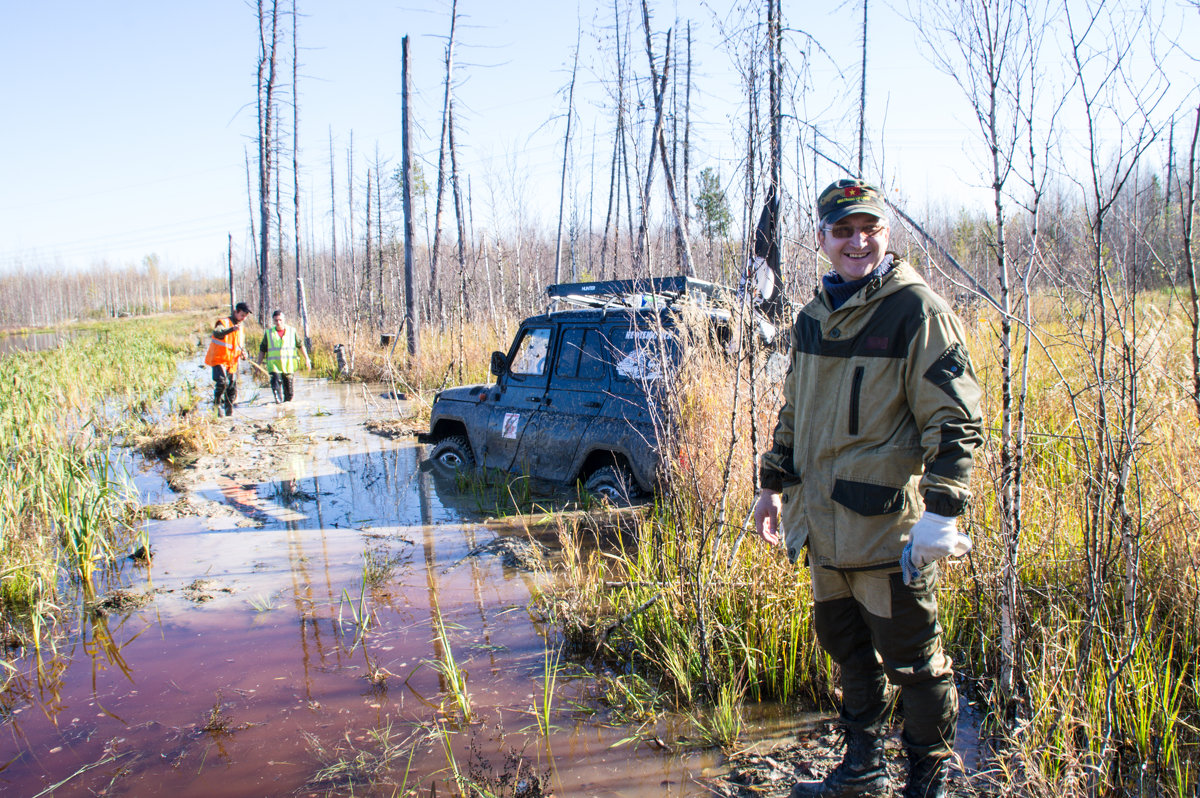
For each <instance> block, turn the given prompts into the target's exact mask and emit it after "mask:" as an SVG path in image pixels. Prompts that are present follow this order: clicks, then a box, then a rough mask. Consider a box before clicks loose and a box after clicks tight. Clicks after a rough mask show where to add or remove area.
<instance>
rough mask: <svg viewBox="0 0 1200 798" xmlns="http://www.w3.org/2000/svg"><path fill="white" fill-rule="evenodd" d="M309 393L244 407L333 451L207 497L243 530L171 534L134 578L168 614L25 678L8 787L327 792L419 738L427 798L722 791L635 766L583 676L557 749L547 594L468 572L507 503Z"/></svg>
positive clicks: (108, 620)
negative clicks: (545, 776) (387, 740)
mask: <svg viewBox="0 0 1200 798" xmlns="http://www.w3.org/2000/svg"><path fill="white" fill-rule="evenodd" d="M297 394H298V395H300V396H303V397H305V398H304V399H303V400H301V401H299V402H296V403H294V404H295V407H291V408H287V409H286V410H278V409H276V408H275V406H274V405H262V404H259V403H258V402H252V403H249V404H248V405H247V406H245V407H243V408H239V410H241V411H242V412H243V413H244V415H245V416H246V417H247V418H248V419H250V420H262V421H268V422H269V421H273V420H275V419H281V418H290V419H292V421H294V423H295V424H296V426H297V428H298V429H299V431H300V432H301V433H304V434H307V435H310V436H311V438H312V439H313V440H315V441H316V443H315V444H314V445H313V446H312V447H311V449H309V450H305V451H296V452H293V453H291V454H290V455H289V456H288V457H286V458H284V460H283V465H282V466H281V467H280V469H279V472H278V473H275V474H272V475H271V478H270V479H267V480H260V481H253V480H249V479H247V478H246V477H245V476H244V475H240V474H239V472H237V471H236V470H234V469H232V468H230V469H221V470H219V473H216V474H215V475H214V476H213V478H212V479H210V480H208V481H206V482H205V483H203V484H201V485H199V487H198V488H197V489H196V490H195V492H194V498H196V499H201V500H206V501H210V502H213V503H216V504H217V505H219V506H220V507H221V508H223V509H222V513H217V512H213V513H212V514H211V515H210V516H208V517H204V518H183V519H177V520H170V521H160V522H153V523H151V524H150V526H149V534H150V536H151V541H152V547H153V550H154V552H155V557H154V560H153V563H152V566H151V570H150V575H149V576H150V580H149V584H143V583H142V582H141V581H139V580H138V579H137V574H136V572H135V571H133V570H132V569H130V570H129V572H128V573H126V574H125V575H124V577H125V579H126V580H127V585H128V589H129V590H130V592H133V593H138V594H140V595H142V596H143V597H148V598H149V599H150V600H149V602H148V603H146V604H145V605H144V606H143V607H141V608H129V609H120V608H118V609H114V610H112V611H111V612H110V613H109V614H108V615H101V616H92V615H90V614H86V613H85V614H83V615H81V616H80V617H79V618H78V621H77V626H78V629H79V633H78V635H77V637H75V638H73V640H72V641H70V642H68V643H67V644H65V645H64V646H63V647H62V648H61V649H60V650H59V651H58V652H57V656H50V657H48V658H47V660H46V661H45V662H44V663H42V667H38V664H37V663H36V662H30V661H28V658H29V655H28V654H27V653H25V652H22V656H20V657H16V658H15V659H13V660H12V662H13V664H14V666H16V667H17V668H18V676H17V677H16V680H15V681H14V683H13V684H11V685H10V689H9V690H8V691H7V692H5V693H2V694H0V711H2V712H3V716H2V717H3V719H2V720H0V732H3V735H4V736H3V738H0V763H5V762H7V763H8V764H7V765H3V766H0V790H2V791H4V792H5V794H13V795H35V794H37V793H39V792H40V791H42V790H45V789H46V788H48V787H51V786H53V785H55V784H57V783H58V782H60V781H63V780H66V782H65V783H64V784H63V785H62V786H61V787H58V788H57V789H56V790H55V791H54V794H55V795H56V796H69V795H80V796H83V795H92V794H96V793H107V792H112V791H119V792H120V793H121V794H123V795H134V796H138V795H160V794H162V793H164V792H169V793H171V794H172V795H173V797H174V798H186V797H187V796H192V795H195V796H212V795H243V794H244V795H263V794H280V793H290V792H294V791H304V790H314V789H316V787H314V785H313V784H312V783H310V780H311V779H313V777H314V775H315V773H316V771H317V769H318V767H319V765H320V764H321V763H322V761H323V760H322V757H323V756H324V754H333V753H335V752H337V751H341V752H342V754H343V755H344V756H346V757H353V756H355V754H356V752H357V753H363V752H371V751H376V752H377V750H378V749H379V743H378V737H377V736H373V735H375V733H377V732H378V731H379V730H381V729H392V730H393V731H394V732H395V733H396V735H397V737H396V739H397V740H399V741H403V740H407V742H404V750H403V755H402V756H401V757H400V758H399V760H398V761H397V762H396V763H394V768H393V770H392V771H389V772H390V775H391V776H393V777H395V778H396V779H399V778H400V774H402V773H403V772H404V771H405V768H406V767H408V768H410V771H409V772H410V774H411V776H410V781H409V784H410V786H412V785H414V784H420V785H422V788H423V792H424V793H428V790H429V788H430V785H431V784H432V783H433V782H441V783H442V784H441V785H440V786H439V791H440V792H443V793H445V794H453V793H454V789H453V788H450V785H449V784H448V783H447V780H448V776H447V774H448V772H449V771H450V770H451V769H452V768H454V767H459V768H461V769H462V771H463V772H464V773H465V772H467V770H468V767H469V765H470V764H471V763H472V761H475V760H478V759H479V757H481V756H484V755H486V756H487V757H488V758H490V759H491V760H492V761H493V763H495V764H496V766H500V765H501V763H503V762H504V760H505V755H506V752H509V751H511V750H518V751H523V752H524V756H525V757H526V758H527V759H529V760H530V761H531V762H532V763H533V764H534V765H535V766H536V767H537V768H539V769H544V770H549V771H551V772H552V778H553V780H554V783H555V785H556V786H555V791H556V792H557V793H558V794H560V795H582V794H586V795H600V794H607V795H618V796H640V795H656V796H660V795H668V796H682V795H700V794H706V793H705V792H704V791H703V790H702V789H700V788H698V787H697V786H696V785H695V784H693V783H691V782H690V780H689V779H690V774H693V773H699V772H700V771H701V770H702V769H703V768H704V767H705V766H707V765H709V764H711V757H707V756H699V755H677V756H668V755H664V754H663V753H661V752H658V751H653V750H650V749H647V748H644V747H638V746H637V745H635V744H627V745H622V746H617V747H615V748H614V746H615V745H617V744H618V743H620V742H621V741H622V740H623V739H625V738H627V737H628V736H629V735H630V731H629V730H628V729H624V728H619V727H618V728H609V727H607V726H605V725H604V724H603V723H601V722H599V721H598V720H597V719H596V718H597V717H602V715H599V716H593V715H592V714H591V713H592V711H593V710H594V709H595V708H596V707H597V701H596V697H595V696H594V695H593V694H592V693H593V688H592V686H591V682H590V680H586V679H569V678H566V677H565V676H564V677H561V680H560V683H559V690H558V694H557V695H556V696H555V699H554V711H553V713H552V715H553V717H552V724H553V726H554V727H555V728H556V731H553V732H552V733H551V734H550V735H549V736H548V737H542V736H541V735H540V734H539V733H538V729H537V724H536V723H535V719H534V716H533V713H532V707H533V706H534V705H535V704H536V703H537V701H538V700H540V699H539V698H538V696H539V695H540V692H541V690H542V685H543V674H544V672H545V668H546V665H547V661H548V658H547V656H546V648H547V645H550V646H551V650H552V651H553V645H554V644H553V642H551V643H550V644H547V642H546V641H545V640H544V639H543V637H542V636H541V633H540V630H539V629H538V628H537V626H536V625H535V624H534V623H533V622H532V621H531V620H530V618H529V615H528V613H527V612H526V611H525V607H526V605H527V603H528V601H529V597H530V591H531V590H532V589H535V588H536V586H537V579H538V577H537V576H536V575H533V574H530V573H525V572H520V571H517V570H514V569H511V568H506V567H504V566H503V565H502V564H501V563H499V562H498V561H497V559H496V558H495V557H483V556H471V557H468V556H467V554H468V553H469V552H472V551H473V550H475V548H476V547H477V545H478V544H479V543H482V542H486V541H488V540H490V539H491V538H492V537H494V536H495V535H496V534H498V532H497V530H496V529H495V528H494V526H485V525H484V524H483V523H482V514H481V510H483V509H486V507H481V504H485V505H486V501H485V500H482V499H480V498H479V497H477V496H475V495H474V494H472V493H470V492H467V493H465V494H464V493H463V492H462V491H461V490H460V489H459V487H458V486H457V485H456V484H455V483H454V481H453V480H452V479H449V480H448V479H444V478H439V477H438V476H437V475H436V473H434V472H433V471H432V470H431V469H430V468H429V467H428V464H427V463H426V462H425V458H424V452H423V450H422V449H421V448H420V447H417V446H415V445H414V444H413V443H412V441H411V439H400V440H396V441H391V440H386V439H383V438H379V437H376V436H373V435H370V434H369V433H366V432H365V430H363V429H362V427H361V423H362V421H363V420H364V419H365V418H366V415H367V413H368V412H369V411H368V408H367V406H366V405H365V404H364V402H363V399H362V392H361V389H360V388H358V387H353V388H345V387H342V386H324V385H321V384H319V383H314V382H312V381H305V382H304V383H302V384H301V386H299V387H298V390H297ZM374 412H379V411H378V410H375V411H374ZM442 626H444V628H445V634H444V635H442V634H441V633H440V627H442ZM551 657H553V653H552V654H551ZM451 660H453V661H454V662H455V663H456V664H457V666H458V667H459V668H461V670H462V672H463V673H464V674H465V683H466V690H467V692H468V694H469V697H470V701H471V704H472V707H473V710H474V713H475V715H476V716H477V717H478V719H479V720H478V722H476V723H474V724H472V725H470V726H469V727H464V726H463V725H462V724H460V723H457V722H456V718H457V717H458V716H457V714H456V710H455V709H454V705H453V702H452V701H449V700H447V694H448V693H449V692H451V691H452V684H451V681H450V680H449V679H448V673H449V667H450V662H451ZM549 661H550V662H553V659H552V658H551V659H549ZM438 663H440V667H435V665H437V664H438ZM660 733H661V734H663V735H669V734H670V732H669V730H666V729H664V730H663V731H661V732H660ZM446 735H448V738H447V736H446ZM397 744H399V743H397ZM472 746H474V749H475V750H474V752H473V751H472ZM322 752H324V754H323V753H322ZM552 752H553V754H557V758H556V757H555V756H554V755H553V754H552ZM410 755H411V760H410ZM306 785H307V786H306ZM584 785H588V786H587V787H586V788H585V787H584ZM388 792H389V791H386V790H385V794H387V793H388Z"/></svg>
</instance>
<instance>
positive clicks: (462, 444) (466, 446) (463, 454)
mask: <svg viewBox="0 0 1200 798" xmlns="http://www.w3.org/2000/svg"><path fill="white" fill-rule="evenodd" d="M431 456H432V458H433V463H434V465H436V466H437V467H438V468H440V469H442V470H443V471H446V472H448V473H454V472H456V471H470V470H471V469H473V468H474V467H475V453H474V452H472V451H471V444H470V442H469V441H468V440H467V439H466V436H464V435H451V436H450V437H448V438H442V439H441V440H440V441H438V442H437V443H435V444H434V445H433V453H432V455H431Z"/></svg>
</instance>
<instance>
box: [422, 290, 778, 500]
mask: <svg viewBox="0 0 1200 798" xmlns="http://www.w3.org/2000/svg"><path fill="white" fill-rule="evenodd" d="M721 291H722V289H721V288H720V287H719V286H716V285H714V284H712V283H706V282H703V281H700V280H694V279H691V278H686V277H665V278H656V279H653V280H611V281H604V282H590V283H565V284H559V285H552V286H550V287H549V288H548V289H547V293H548V294H549V296H550V299H551V301H552V302H556V301H557V302H565V303H569V304H571V305H573V306H574V307H571V308H570V309H564V310H553V309H551V310H550V311H548V312H547V313H545V314H543V315H540V316H533V317H530V318H528V319H525V321H523V322H521V326H520V329H519V330H518V331H517V334H516V336H515V338H514V340H513V343H512V346H511V347H510V348H509V350H508V353H507V354H505V353H503V352H493V353H492V362H491V372H492V374H493V375H495V377H496V382H495V384H492V385H464V386H461V387H458V388H450V389H447V390H444V391H442V392H440V393H439V394H438V395H437V397H436V399H435V400H434V403H433V409H432V412H431V415H430V419H429V432H427V433H422V434H420V435H419V436H418V440H419V441H420V442H422V443H426V444H432V446H433V451H432V457H433V459H434V461H435V463H436V464H437V465H438V466H440V467H442V468H444V469H457V468H464V469H465V468H475V467H484V468H497V469H501V470H504V471H510V472H516V473H522V474H528V475H529V476H531V477H535V478H538V479H542V480H547V481H551V482H556V483H560V484H566V485H571V484H575V483H576V482H582V483H583V486H584V489H585V490H587V491H589V492H591V493H594V494H598V495H601V496H605V497H607V498H609V499H610V500H612V501H614V502H618V503H624V502H628V501H630V500H632V499H634V498H636V497H638V496H639V495H642V494H644V493H646V492H649V491H651V490H652V489H653V487H654V485H655V484H656V482H657V481H658V469H659V464H660V451H659V444H658V432H659V431H660V430H661V429H662V428H663V418H662V413H663V411H664V408H663V406H662V402H661V396H662V394H663V391H662V387H663V380H664V379H669V378H670V374H671V372H672V370H673V367H674V366H675V365H676V364H677V363H678V359H679V355H680V344H679V340H678V336H677V334H676V329H677V322H678V320H679V310H680V308H682V307H684V306H688V305H691V306H695V307H697V308H699V309H700V312H701V313H703V314H704V315H706V316H707V317H708V318H709V320H710V321H711V322H712V329H713V330H714V332H715V334H716V335H717V336H718V337H719V338H720V337H726V336H728V332H729V324H730V313H729V311H728V310H725V309H722V308H720V307H718V306H717V305H715V304H714V300H716V299H717V297H718V295H719V293H720V292H721ZM772 332H773V331H772Z"/></svg>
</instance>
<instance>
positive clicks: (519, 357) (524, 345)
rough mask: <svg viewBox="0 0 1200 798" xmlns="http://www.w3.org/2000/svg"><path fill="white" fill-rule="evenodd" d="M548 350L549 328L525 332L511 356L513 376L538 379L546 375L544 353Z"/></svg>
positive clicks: (537, 328) (538, 328)
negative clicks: (518, 375)
mask: <svg viewBox="0 0 1200 798" xmlns="http://www.w3.org/2000/svg"><path fill="white" fill-rule="evenodd" d="M549 348H550V328H549V327H536V328H534V329H532V330H527V331H526V333H525V335H524V336H522V338H521V340H520V342H519V343H518V344H517V351H516V352H515V353H514V354H513V358H512V367H511V369H510V371H511V372H512V373H513V374H520V375H523V376H531V377H540V376H541V375H543V374H545V373H546V352H547V350H548V349H549Z"/></svg>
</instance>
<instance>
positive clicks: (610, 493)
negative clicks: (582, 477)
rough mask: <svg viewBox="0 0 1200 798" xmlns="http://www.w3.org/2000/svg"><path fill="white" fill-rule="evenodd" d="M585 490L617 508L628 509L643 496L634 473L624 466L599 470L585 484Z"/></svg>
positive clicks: (609, 466) (608, 466)
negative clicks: (635, 500)
mask: <svg viewBox="0 0 1200 798" xmlns="http://www.w3.org/2000/svg"><path fill="white" fill-rule="evenodd" d="M583 489H584V490H586V491H587V492H588V493H590V494H592V495H593V496H596V497H598V498H600V499H603V500H606V501H608V502H609V503H610V504H613V505H616V506H617V507H628V506H629V505H630V504H632V503H633V501H634V499H636V498H638V497H639V496H640V495H641V490H640V489H639V488H638V484H637V480H635V479H634V478H633V472H631V471H630V470H629V467H628V466H626V465H623V464H614V465H607V466H603V467H602V468H597V469H596V470H595V471H593V472H592V474H591V476H589V477H588V478H587V481H586V482H584V483H583Z"/></svg>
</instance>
